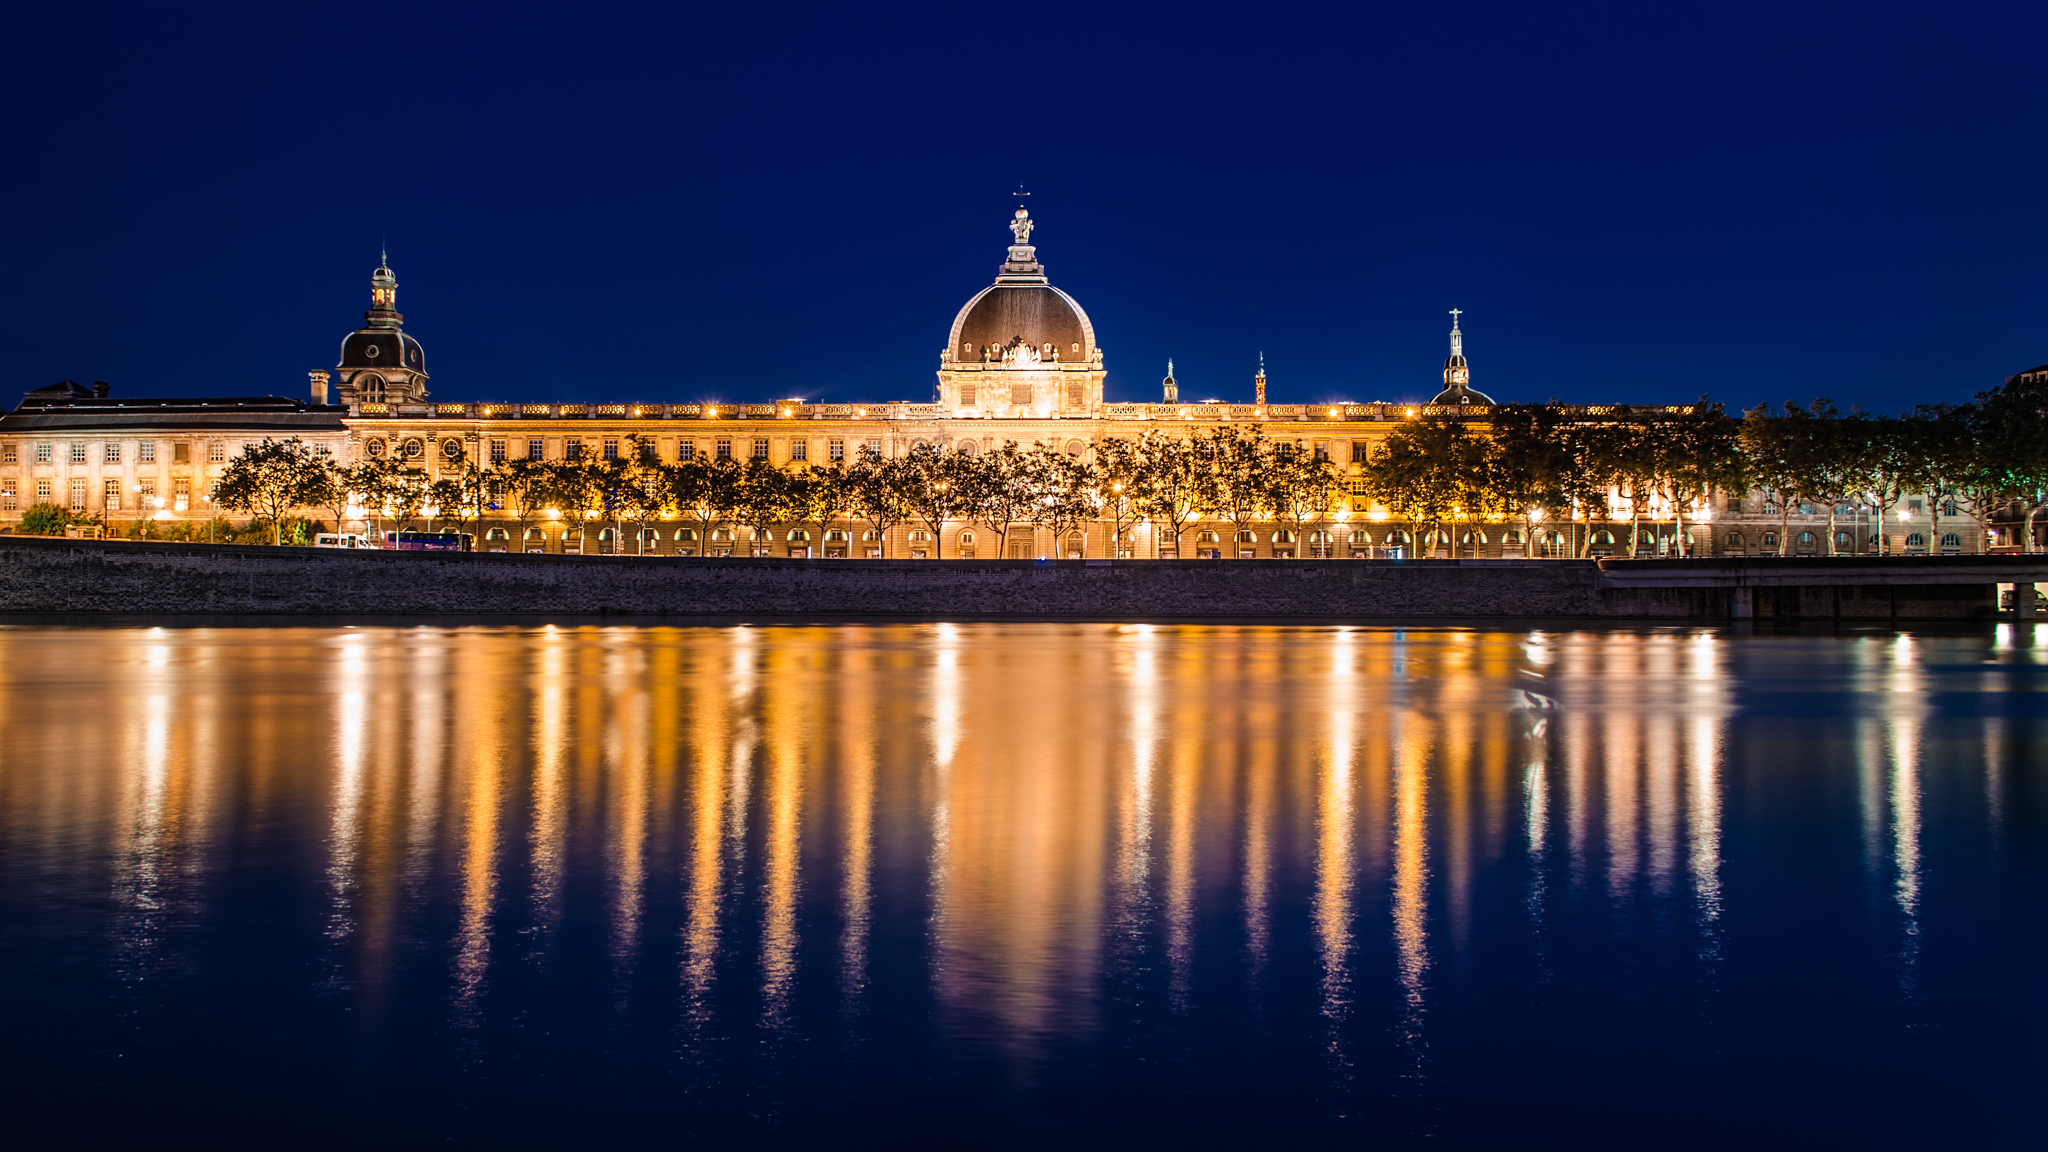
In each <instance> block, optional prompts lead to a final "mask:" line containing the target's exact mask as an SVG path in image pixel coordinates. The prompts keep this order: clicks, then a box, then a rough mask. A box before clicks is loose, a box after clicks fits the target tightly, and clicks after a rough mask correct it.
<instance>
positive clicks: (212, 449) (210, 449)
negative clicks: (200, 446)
mask: <svg viewBox="0 0 2048 1152" xmlns="http://www.w3.org/2000/svg"><path fill="white" fill-rule="evenodd" d="M227 458H228V446H227V445H225V444H223V443H221V442H220V441H218V440H216V441H214V442H213V443H211V444H208V445H207V446H206V462H207V463H209V464H219V463H221V462H222V461H224V460H226V459H227Z"/></svg>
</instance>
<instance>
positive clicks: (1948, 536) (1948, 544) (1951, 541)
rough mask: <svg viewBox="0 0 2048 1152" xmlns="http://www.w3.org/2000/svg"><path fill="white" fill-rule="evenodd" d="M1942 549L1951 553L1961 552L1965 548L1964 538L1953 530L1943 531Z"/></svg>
mask: <svg viewBox="0 0 2048 1152" xmlns="http://www.w3.org/2000/svg"><path fill="white" fill-rule="evenodd" d="M1941 550H1942V551H1943V552H1950V553H1954V552H1961V551H1962V550H1963V538H1962V537H1961V536H1958V535H1956V534H1955V533H1953V532H1945V533H1943V534H1942V537H1941Z"/></svg>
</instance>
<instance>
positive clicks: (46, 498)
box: [36, 480, 50, 504]
mask: <svg viewBox="0 0 2048 1152" xmlns="http://www.w3.org/2000/svg"><path fill="white" fill-rule="evenodd" d="M49 502H50V482H49V481H48V480H38V481H36V503H38V504H48V503H49Z"/></svg>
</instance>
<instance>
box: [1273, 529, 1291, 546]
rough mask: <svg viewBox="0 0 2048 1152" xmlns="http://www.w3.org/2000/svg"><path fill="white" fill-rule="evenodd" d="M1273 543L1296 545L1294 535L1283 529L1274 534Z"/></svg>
mask: <svg viewBox="0 0 2048 1152" xmlns="http://www.w3.org/2000/svg"><path fill="white" fill-rule="evenodd" d="M1273 543H1275V544H1292V543H1294V533H1293V532H1290V531H1288V530H1287V529H1285V528H1282V529H1280V530H1279V531H1278V532H1275V533H1273Z"/></svg>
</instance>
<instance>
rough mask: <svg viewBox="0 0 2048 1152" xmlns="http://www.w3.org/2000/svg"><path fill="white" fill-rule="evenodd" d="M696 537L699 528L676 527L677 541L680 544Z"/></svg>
mask: <svg viewBox="0 0 2048 1152" xmlns="http://www.w3.org/2000/svg"><path fill="white" fill-rule="evenodd" d="M696 538H697V530H696V529H695V528H678V529H676V543H678V544H680V543H682V542H683V541H685V540H695V539H696Z"/></svg>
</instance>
